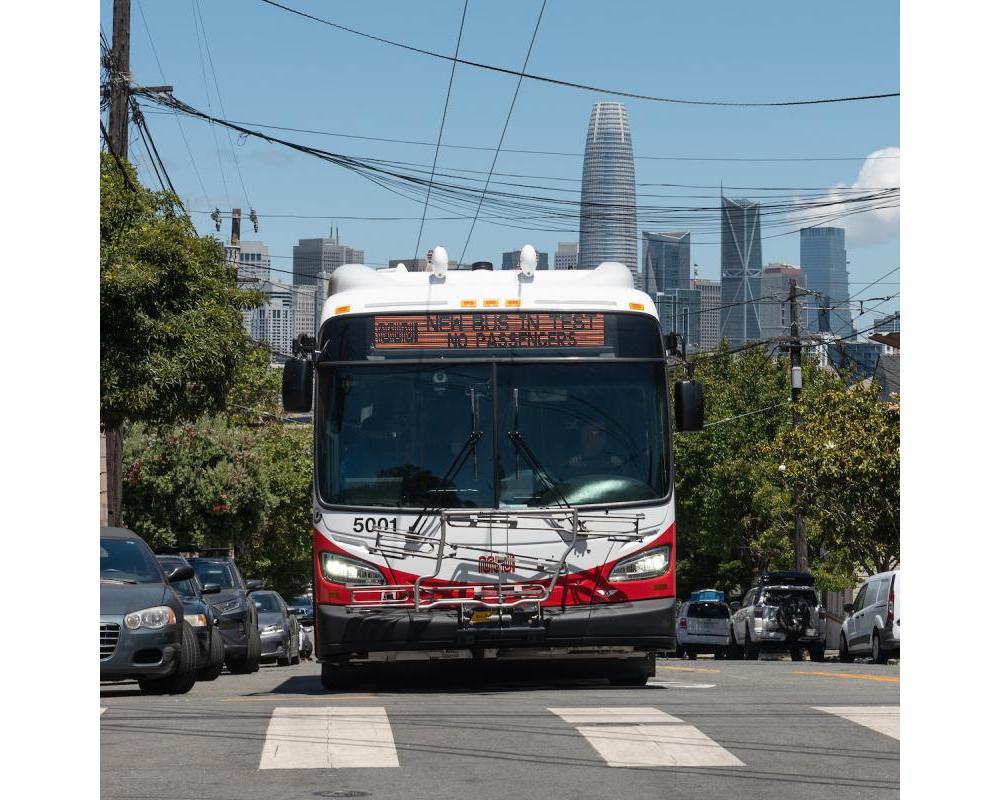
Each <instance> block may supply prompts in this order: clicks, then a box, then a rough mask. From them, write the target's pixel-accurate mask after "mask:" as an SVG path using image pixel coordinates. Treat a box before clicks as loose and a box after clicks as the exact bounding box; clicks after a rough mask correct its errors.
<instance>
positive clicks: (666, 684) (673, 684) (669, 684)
mask: <svg viewBox="0 0 1000 800" xmlns="http://www.w3.org/2000/svg"><path fill="white" fill-rule="evenodd" d="M646 685H647V686H659V687H660V688H661V689H714V688H715V684H714V683H680V682H678V681H650V682H649V683H647V684H646Z"/></svg>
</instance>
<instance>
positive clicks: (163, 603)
mask: <svg viewBox="0 0 1000 800" xmlns="http://www.w3.org/2000/svg"><path fill="white" fill-rule="evenodd" d="M193 576H194V570H192V569H191V567H190V566H181V567H174V568H172V569H170V570H169V571H167V572H166V573H165V571H164V570H163V569H162V568H161V566H160V563H159V562H158V561H157V560H156V557H155V556H154V555H153V551H152V550H150V549H149V546H148V545H147V544H146V543H145V542H144V541H143V540H142V539H141V538H140V537H139V536H137V535H136V534H134V533H133V532H132V531H130V530H126V529H124V528H101V680H102V681H117V680H130V679H137V680H138V681H139V689H140V690H141V691H143V692H146V693H164V694H183V693H184V692H187V691H190V689H191V687H192V686H194V683H195V681H196V680H197V677H198V637H197V636H196V635H195V633H194V630H193V628H192V627H191V626H190V625H189V624H188V623H187V622H185V621H184V605H183V603H181V600H180V598H179V597H178V596H177V593H176V592H174V590H173V589H172V588H171V584H175V583H177V582H178V581H183V580H187V579H189V578H192V577H193Z"/></svg>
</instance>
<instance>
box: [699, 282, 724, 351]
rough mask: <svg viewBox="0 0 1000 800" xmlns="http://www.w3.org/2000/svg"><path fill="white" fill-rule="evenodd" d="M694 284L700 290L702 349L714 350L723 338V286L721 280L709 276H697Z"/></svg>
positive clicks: (700, 337)
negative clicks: (721, 322) (721, 328)
mask: <svg viewBox="0 0 1000 800" xmlns="http://www.w3.org/2000/svg"><path fill="white" fill-rule="evenodd" d="M693 284H694V289H695V291H697V292H698V331H699V335H698V342H699V345H700V347H701V349H702V350H714V349H715V348H716V347H718V346H719V342H720V341H721V340H722V335H721V334H720V333H719V325H720V319H721V317H720V311H719V306H720V305H721V304H722V286H721V284H720V283H719V281H713V280H709V279H707V278H695V279H694V281H693Z"/></svg>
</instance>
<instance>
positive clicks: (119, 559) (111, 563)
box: [101, 538, 163, 583]
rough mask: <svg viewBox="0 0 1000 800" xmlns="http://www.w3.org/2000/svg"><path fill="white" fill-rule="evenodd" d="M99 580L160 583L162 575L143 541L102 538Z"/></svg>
mask: <svg viewBox="0 0 1000 800" xmlns="http://www.w3.org/2000/svg"><path fill="white" fill-rule="evenodd" d="M101 580H102V581H124V582H126V583H160V582H162V581H163V575H162V574H161V572H160V569H159V566H158V565H157V563H156V559H155V558H154V557H153V556H152V554H151V553H150V552H149V548H148V547H147V546H146V544H145V543H144V542H141V541H138V540H136V539H111V538H107V539H105V538H102V539H101Z"/></svg>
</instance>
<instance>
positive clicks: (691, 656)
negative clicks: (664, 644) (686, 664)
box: [684, 650, 698, 661]
mask: <svg viewBox="0 0 1000 800" xmlns="http://www.w3.org/2000/svg"><path fill="white" fill-rule="evenodd" d="M684 655H685V656H687V660H688V661H696V660H697V659H698V654H697V653H695V652H692V651H691V650H685V651H684Z"/></svg>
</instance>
